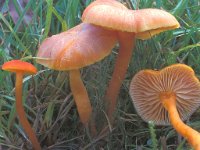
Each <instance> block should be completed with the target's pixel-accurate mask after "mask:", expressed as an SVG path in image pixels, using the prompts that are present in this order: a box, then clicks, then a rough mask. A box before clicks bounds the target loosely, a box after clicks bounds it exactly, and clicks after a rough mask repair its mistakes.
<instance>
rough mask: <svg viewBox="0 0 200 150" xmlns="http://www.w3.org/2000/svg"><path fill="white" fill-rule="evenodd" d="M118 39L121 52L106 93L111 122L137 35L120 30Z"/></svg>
mask: <svg viewBox="0 0 200 150" xmlns="http://www.w3.org/2000/svg"><path fill="white" fill-rule="evenodd" d="M118 39H119V45H120V49H119V54H118V56H117V59H116V63H115V67H114V71H113V74H112V78H111V80H110V83H109V86H108V88H107V90H106V95H105V100H106V107H107V113H108V118H109V119H110V121H111V123H112V121H113V112H114V111H115V107H116V103H117V96H118V94H119V90H120V87H121V85H122V82H123V80H124V78H125V74H126V71H127V68H128V65H129V62H130V60H131V56H132V51H133V47H134V43H135V35H134V34H133V33H128V32H119V33H118Z"/></svg>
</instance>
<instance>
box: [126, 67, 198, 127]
mask: <svg viewBox="0 0 200 150" xmlns="http://www.w3.org/2000/svg"><path fill="white" fill-rule="evenodd" d="M162 92H172V93H174V94H175V96H176V107H177V110H178V112H179V115H180V118H181V120H186V119H188V118H189V117H190V116H191V115H192V113H193V112H194V111H195V110H196V109H197V108H198V107H199V105H200V82H199V80H198V79H197V78H196V77H195V73H194V71H193V70H192V68H191V67H189V66H187V65H184V64H174V65H171V66H169V67H166V68H164V69H162V70H160V71H154V70H148V69H147V70H142V71H140V72H138V73H137V74H136V75H135V76H134V77H133V79H132V81H131V84H130V91H129V93H130V96H131V98H132V101H133V104H134V106H135V109H136V110H137V112H138V114H139V115H140V116H141V117H142V119H143V120H145V121H147V122H148V121H154V123H155V124H157V125H168V124H169V123H170V122H169V116H168V112H167V110H166V109H165V108H164V106H163V105H162V102H161V100H160V94H161V93H162Z"/></svg>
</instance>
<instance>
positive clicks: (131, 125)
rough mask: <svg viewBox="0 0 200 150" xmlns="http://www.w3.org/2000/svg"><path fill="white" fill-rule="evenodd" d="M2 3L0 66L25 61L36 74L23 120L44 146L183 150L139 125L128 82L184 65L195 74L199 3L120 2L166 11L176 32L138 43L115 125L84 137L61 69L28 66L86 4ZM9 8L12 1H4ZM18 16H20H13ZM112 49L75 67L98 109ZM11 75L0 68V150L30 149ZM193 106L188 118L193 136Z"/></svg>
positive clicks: (199, 69) (198, 125)
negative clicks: (79, 69)
mask: <svg viewBox="0 0 200 150" xmlns="http://www.w3.org/2000/svg"><path fill="white" fill-rule="evenodd" d="M24 2H25V3H22V0H10V1H9V0H1V1H0V64H3V63H4V62H6V61H8V60H12V59H22V58H23V59H24V60H28V61H29V62H32V63H33V64H34V65H35V66H36V67H37V68H38V70H39V72H38V74H37V75H35V76H34V77H33V78H31V77H30V76H27V77H26V78H25V79H24V93H23V94H24V95H23V97H24V101H26V103H25V107H26V111H27V114H28V118H29V121H30V122H31V124H32V126H33V127H34V128H35V130H36V131H37V136H38V137H39V141H40V142H41V145H42V146H43V148H44V149H52V150H53V149H56V150H61V149H80V148H82V149H112V150H118V149H119V150H121V149H127V150H129V149H137V150H139V149H145V150H148V149H163V150H165V149H167V148H168V149H169V150H174V149H179V150H182V149H190V147H189V145H188V144H187V142H185V140H183V139H182V138H181V137H180V136H179V135H177V133H176V132H175V131H174V129H172V128H171V127H170V126H166V127H164V126H154V125H153V123H149V125H148V124H147V123H145V122H144V121H143V120H142V119H141V118H140V117H139V116H138V115H137V114H136V112H135V109H134V107H133V104H132V102H131V99H130V97H129V95H128V89H129V83H130V80H131V79H132V77H133V76H134V74H135V73H136V72H138V71H139V70H141V69H144V68H151V69H160V68H163V67H164V66H167V65H170V64H173V63H185V64H188V65H190V66H191V67H192V68H193V69H194V70H195V72H196V74H197V76H198V77H200V47H199V46H200V1H199V0H190V1H188V0H124V1H123V3H124V4H126V5H127V6H128V7H130V8H133V9H141V8H148V7H153V8H161V9H165V10H167V11H169V12H170V13H172V14H173V15H175V17H176V18H177V20H178V21H179V22H180V24H181V28H179V29H177V30H173V31H169V32H165V33H162V34H160V35H158V36H156V37H152V38H151V39H150V40H146V41H140V40H137V44H136V46H135V50H134V55H133V57H132V60H131V63H130V66H129V71H128V73H127V75H126V79H125V81H124V82H123V86H122V88H121V92H120V96H119V98H118V107H117V110H116V122H115V124H114V125H113V126H112V132H111V133H109V134H100V135H98V136H97V137H95V138H91V136H90V134H89V132H88V131H87V130H86V129H85V128H84V127H83V126H82V124H81V123H80V120H79V117H78V115H77V110H76V107H75V105H74V101H73V97H72V94H71V92H70V88H69V83H68V73H67V72H57V71H53V70H50V69H48V68H45V67H43V66H41V65H39V64H36V63H35V60H34V59H28V58H31V57H32V56H36V54H37V50H38V46H39V44H40V43H41V42H42V41H43V39H45V38H46V37H48V36H51V35H53V34H56V33H60V32H62V31H65V30H67V29H69V28H71V27H73V26H75V25H77V24H78V23H80V22H81V14H82V12H83V10H84V9H85V7H86V6H87V5H88V4H89V3H90V2H91V0H54V1H52V0H36V1H35V0H24ZM10 3H12V4H10ZM14 15H17V16H19V17H16V16H14ZM117 50H118V46H116V48H115V49H113V52H112V54H111V55H109V56H108V57H106V58H105V59H104V60H103V61H101V62H99V63H96V64H94V65H91V66H89V67H85V68H84V69H82V78H83V81H84V84H85V85H86V87H87V90H88V93H89V95H90V99H91V102H92V106H93V107H94V109H97V108H98V109H100V110H101V108H102V97H103V96H104V93H105V89H106V87H107V83H108V81H109V79H110V78H111V74H112V68H113V65H114V62H115V56H116V55H117ZM14 81H15V78H14V75H13V74H10V73H8V72H4V71H2V70H0V145H1V148H2V149H30V143H29V142H28V140H27V137H26V135H25V133H24V131H23V129H22V127H21V125H20V124H19V123H18V120H17V116H16V110H15V97H14ZM199 115H200V109H199V110H197V112H195V113H194V114H193V115H192V117H191V118H190V119H189V120H188V121H187V122H188V124H189V125H190V126H192V127H193V128H195V129H197V130H199V131H200V117H199Z"/></svg>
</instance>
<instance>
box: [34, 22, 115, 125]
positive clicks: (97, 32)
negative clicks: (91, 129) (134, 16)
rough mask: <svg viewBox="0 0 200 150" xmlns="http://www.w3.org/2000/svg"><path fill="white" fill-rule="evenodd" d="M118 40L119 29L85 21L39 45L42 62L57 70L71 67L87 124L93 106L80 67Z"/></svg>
mask: <svg viewBox="0 0 200 150" xmlns="http://www.w3.org/2000/svg"><path fill="white" fill-rule="evenodd" d="M116 41H117V38H116V34H115V32H113V31H110V30H105V29H103V28H99V27H96V26H94V25H90V24H86V23H81V24H80V25H78V26H76V27H74V28H72V29H70V30H68V31H66V32H63V33H60V34H57V35H54V36H52V37H50V38H47V39H46V40H45V41H44V42H43V43H42V44H41V45H40V47H39V51H38V54H37V57H38V59H37V62H38V63H40V64H42V65H44V66H46V67H49V68H51V69H55V70H63V71H64V70H69V74H70V86H71V90H72V94H73V96H74V100H75V103H76V106H77V110H78V113H79V116H80V119H81V122H82V123H83V124H84V125H87V124H88V122H89V120H90V117H91V113H92V107H91V104H90V101H89V97H88V94H87V91H86V88H85V86H84V84H83V82H82V80H81V76H80V72H79V69H80V68H83V67H85V66H88V65H91V64H94V63H95V62H98V61H99V60H101V59H103V58H104V57H106V56H107V55H108V54H110V53H111V49H112V48H113V47H114V45H115V43H116Z"/></svg>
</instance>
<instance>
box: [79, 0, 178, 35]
mask: <svg viewBox="0 0 200 150" xmlns="http://www.w3.org/2000/svg"><path fill="white" fill-rule="evenodd" d="M82 20H83V22H86V23H91V24H95V25H99V26H102V27H107V28H111V29H114V30H120V31H126V32H134V33H136V38H138V39H148V38H150V37H151V36H153V35H156V34H158V33H160V32H163V31H166V30H170V29H175V28H178V27H179V26H180V25H179V23H178V21H177V20H176V18H175V17H174V16H172V15H171V14H170V13H168V12H166V11H163V10H159V9H151V8H149V9H140V10H130V9H127V8H126V7H125V6H124V5H123V4H121V3H119V2H117V1H115V0H97V1H94V2H93V3H91V4H90V5H89V6H88V7H87V8H86V9H85V11H84V12H83V15H82Z"/></svg>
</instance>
